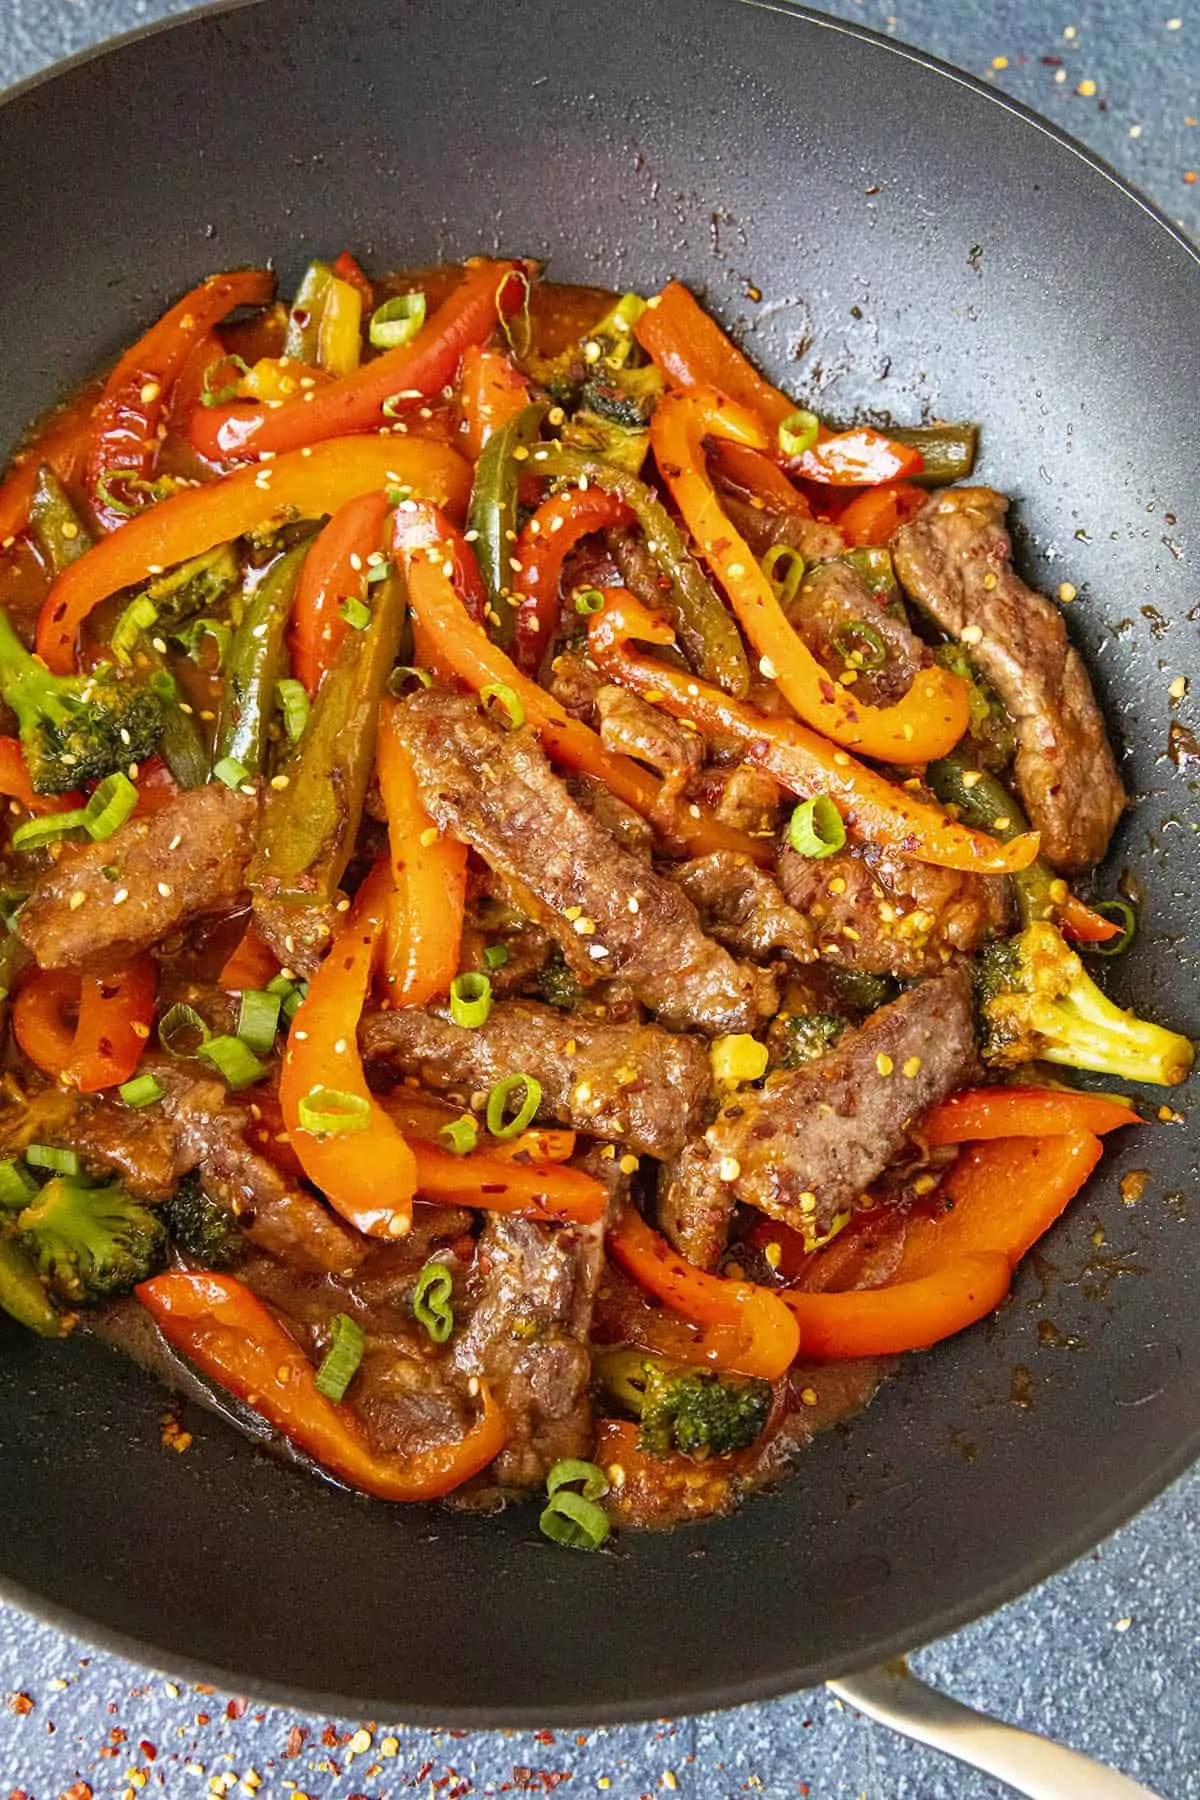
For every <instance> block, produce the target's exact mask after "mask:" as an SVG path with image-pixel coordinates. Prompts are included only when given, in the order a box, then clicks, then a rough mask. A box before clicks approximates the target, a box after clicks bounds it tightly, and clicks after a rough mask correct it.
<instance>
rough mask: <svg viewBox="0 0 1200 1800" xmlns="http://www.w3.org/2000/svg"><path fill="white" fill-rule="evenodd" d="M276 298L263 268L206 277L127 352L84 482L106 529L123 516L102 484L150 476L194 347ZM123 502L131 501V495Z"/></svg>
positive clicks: (109, 390) (107, 393)
mask: <svg viewBox="0 0 1200 1800" xmlns="http://www.w3.org/2000/svg"><path fill="white" fill-rule="evenodd" d="M274 292H275V278H274V276H273V275H270V274H268V272H267V271H266V270H265V269H242V270H238V271H235V272H234V273H232V274H229V275H210V276H209V278H208V280H207V281H203V282H201V284H200V286H199V287H197V288H193V289H192V291H191V293H190V294H185V295H184V297H183V299H182V300H180V301H178V302H177V303H176V304H175V305H174V306H173V307H171V309H170V311H169V312H166V313H164V314H163V316H162V318H161V319H159V320H158V322H157V323H156V324H154V325H152V326H151V327H150V329H149V331H148V332H147V333H146V335H145V336H144V337H142V338H139V339H138V341H137V343H136V344H134V345H133V346H132V348H131V349H129V350H127V351H126V352H125V354H124V356H123V357H122V358H121V360H120V362H119V363H118V364H117V366H116V368H115V369H114V370H113V372H112V374H111V375H110V376H109V378H108V380H107V381H106V382H105V384H104V391H103V393H102V394H101V396H100V400H99V404H98V405H97V407H96V411H95V414H94V415H93V420H92V441H91V447H90V449H89V451H88V459H87V470H86V474H85V478H84V485H85V488H86V490H87V497H88V503H89V505H90V507H91V510H92V513H93V516H94V517H95V519H96V522H97V524H99V525H100V526H101V527H102V528H103V529H104V530H105V531H115V530H116V529H117V528H118V526H121V525H124V524H125V523H126V521H127V519H128V517H129V515H128V513H127V512H123V511H122V510H121V509H120V507H118V506H114V505H112V504H110V502H109V500H108V498H107V495H106V487H107V484H108V483H109V482H113V481H115V480H116V478H117V477H118V476H120V475H136V476H140V477H141V478H142V479H143V480H144V479H145V478H146V477H147V476H148V475H149V474H150V473H151V471H152V470H153V468H154V463H155V459H156V457H157V455H158V442H159V440H158V427H159V425H160V424H161V423H162V421H163V419H164V418H165V416H166V413H167V409H168V407H169V405H170V401H171V389H172V387H173V386H174V384H175V381H176V379H177V378H178V377H179V375H180V374H181V373H182V371H183V367H184V364H185V363H186V362H187V360H188V357H189V355H190V353H191V351H192V350H193V349H194V347H195V345H196V344H197V343H198V342H199V341H200V340H201V339H202V338H204V337H206V336H207V335H208V333H209V332H210V331H211V330H212V329H213V327H214V326H215V325H217V324H219V323H220V321H221V320H222V319H223V318H224V317H225V315H226V313H230V312H232V311H233V309H234V307H236V306H262V305H264V304H265V303H266V302H267V301H268V300H270V298H271V296H272V295H273V294H274ZM129 498H130V501H131V503H136V496H135V495H132V494H131V495H130V496H129Z"/></svg>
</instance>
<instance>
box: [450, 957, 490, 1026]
mask: <svg viewBox="0 0 1200 1800" xmlns="http://www.w3.org/2000/svg"><path fill="white" fill-rule="evenodd" d="M491 1010H492V984H491V982H490V981H489V980H488V978H487V976H486V975H482V974H480V973H478V972H477V971H476V970H474V969H468V970H467V972H466V973H465V974H463V975H456V976H455V977H454V980H453V981H452V982H451V983H450V1017H451V1018H452V1019H453V1020H454V1023H455V1024H456V1025H461V1026H463V1027H464V1029H465V1030H467V1031H475V1030H476V1029H477V1028H478V1027H479V1026H480V1025H484V1024H486V1023H487V1017H488V1014H489V1013H490V1012H491Z"/></svg>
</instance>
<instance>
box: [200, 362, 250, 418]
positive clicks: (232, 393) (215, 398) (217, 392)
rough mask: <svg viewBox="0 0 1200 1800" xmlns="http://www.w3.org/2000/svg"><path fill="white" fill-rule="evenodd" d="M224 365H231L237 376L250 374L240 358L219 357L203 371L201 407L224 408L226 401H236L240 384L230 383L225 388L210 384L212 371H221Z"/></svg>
mask: <svg viewBox="0 0 1200 1800" xmlns="http://www.w3.org/2000/svg"><path fill="white" fill-rule="evenodd" d="M226 363H232V364H233V365H234V367H235V368H236V369H237V371H238V374H239V375H248V374H249V373H250V364H249V363H248V362H246V361H244V359H243V358H242V357H240V356H232V355H229V356H220V357H218V358H217V360H216V361H215V362H210V363H209V365H208V367H207V369H205V371H204V380H203V381H202V382H201V384H200V404H201V406H224V404H225V402H226V401H227V400H236V399H237V391H238V388H239V386H240V385H241V384H240V382H237V381H231V382H229V383H228V384H227V386H225V387H219V388H215V387H214V386H213V384H212V377H213V370H214V369H223V368H224V367H225V365H226Z"/></svg>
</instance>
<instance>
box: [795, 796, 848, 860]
mask: <svg viewBox="0 0 1200 1800" xmlns="http://www.w3.org/2000/svg"><path fill="white" fill-rule="evenodd" d="M788 837H789V838H790V839H791V841H792V849H793V850H798V851H799V852H800V855H801V856H809V857H812V858H814V859H816V858H819V857H822V856H832V855H833V853H834V851H835V850H840V849H841V847H842V845H843V844H844V843H845V842H846V825H845V821H844V820H843V818H842V815H841V813H840V812H839V811H838V809H837V807H836V806H835V805H834V804H833V801H832V800H831V799H830V798H829V795H828V794H814V795H813V797H812V799H811V800H805V801H804V802H803V803H802V804H801V805H800V806H798V807H797V808H796V810H795V811H794V812H793V814H792V816H791V818H790V819H789V820H788Z"/></svg>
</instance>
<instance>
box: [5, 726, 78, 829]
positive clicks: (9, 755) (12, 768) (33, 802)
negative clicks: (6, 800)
mask: <svg viewBox="0 0 1200 1800" xmlns="http://www.w3.org/2000/svg"><path fill="white" fill-rule="evenodd" d="M0 794H7V795H9V797H10V798H11V799H13V800H19V801H20V803H21V805H22V806H23V807H24V808H25V810H26V811H27V812H31V813H33V814H34V816H35V817H36V818H39V819H40V818H41V817H42V816H43V815H44V814H45V813H56V812H73V811H74V810H75V809H76V808H77V807H80V806H84V805H86V801H85V799H84V796H83V795H82V794H74V793H72V794H35V793H34V791H33V785H32V783H31V782H30V779H29V768H28V766H27V764H26V762H25V752H24V751H23V750H22V748H21V740H20V739H19V738H14V737H0Z"/></svg>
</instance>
